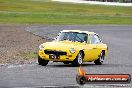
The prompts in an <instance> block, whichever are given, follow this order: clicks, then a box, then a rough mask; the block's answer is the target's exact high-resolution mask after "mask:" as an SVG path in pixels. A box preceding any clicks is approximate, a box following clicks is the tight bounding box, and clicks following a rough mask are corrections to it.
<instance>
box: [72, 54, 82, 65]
mask: <svg viewBox="0 0 132 88" xmlns="http://www.w3.org/2000/svg"><path fill="white" fill-rule="evenodd" d="M82 63H83V53H82V52H79V53H78V55H77V57H76V58H75V60H74V61H73V62H72V65H73V66H80V65H81V64H82Z"/></svg>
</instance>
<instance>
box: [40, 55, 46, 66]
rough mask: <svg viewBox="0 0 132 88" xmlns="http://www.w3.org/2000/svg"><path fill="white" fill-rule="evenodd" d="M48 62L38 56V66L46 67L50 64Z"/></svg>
mask: <svg viewBox="0 0 132 88" xmlns="http://www.w3.org/2000/svg"><path fill="white" fill-rule="evenodd" d="M48 62H49V61H48V60H45V59H42V58H41V57H40V56H38V64H39V65H42V66H46V65H47V64H48Z"/></svg>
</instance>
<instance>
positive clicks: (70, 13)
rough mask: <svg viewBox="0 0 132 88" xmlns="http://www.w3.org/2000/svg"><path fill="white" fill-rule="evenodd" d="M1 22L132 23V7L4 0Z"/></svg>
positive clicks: (35, 0)
mask: <svg viewBox="0 0 132 88" xmlns="http://www.w3.org/2000/svg"><path fill="white" fill-rule="evenodd" d="M0 23H6V24H10V23H11V24H12V23H13V24H129V25H131V24H132V7H119V6H102V5H88V4H68V3H58V2H51V1H49V0H38V1H37V0H0Z"/></svg>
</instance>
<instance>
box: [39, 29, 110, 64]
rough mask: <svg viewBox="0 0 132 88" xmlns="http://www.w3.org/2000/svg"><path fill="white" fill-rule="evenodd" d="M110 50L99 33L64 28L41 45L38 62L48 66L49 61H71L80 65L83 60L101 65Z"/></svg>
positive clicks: (66, 62) (65, 62)
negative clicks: (52, 38) (50, 40)
mask: <svg viewBox="0 0 132 88" xmlns="http://www.w3.org/2000/svg"><path fill="white" fill-rule="evenodd" d="M107 52H108V47H107V45H106V44H103V43H102V40H101V39H100V38H99V36H98V34H96V33H94V32H88V31H80V30H63V31H61V32H60V33H59V34H58V36H57V37H56V38H55V40H53V41H52V42H46V43H43V44H41V45H40V46H39V52H38V64H39V65H42V66H46V65H47V64H48V62H49V61H53V62H63V63H64V64H69V63H71V64H72V65H73V66H80V65H81V64H82V63H83V62H92V61H94V63H95V64H96V65H101V64H102V63H103V61H104V57H105V56H106V54H107Z"/></svg>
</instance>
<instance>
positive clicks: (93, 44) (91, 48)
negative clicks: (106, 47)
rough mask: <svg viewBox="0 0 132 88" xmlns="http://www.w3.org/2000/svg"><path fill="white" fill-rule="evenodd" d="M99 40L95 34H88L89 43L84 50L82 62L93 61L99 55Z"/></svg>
mask: <svg viewBox="0 0 132 88" xmlns="http://www.w3.org/2000/svg"><path fill="white" fill-rule="evenodd" d="M100 43H101V40H100V39H99V37H98V36H97V35H96V34H89V43H88V44H87V45H86V48H85V52H86V54H85V58H84V61H94V60H96V59H97V58H98V56H99V55H100V52H101V50H100V48H99V44H100Z"/></svg>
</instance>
